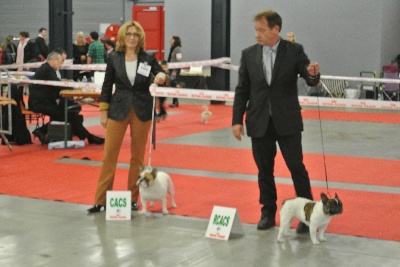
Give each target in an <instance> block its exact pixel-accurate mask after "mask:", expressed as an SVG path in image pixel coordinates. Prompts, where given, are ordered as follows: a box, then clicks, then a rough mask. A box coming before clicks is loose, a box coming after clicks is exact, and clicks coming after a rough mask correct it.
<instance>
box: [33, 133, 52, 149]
mask: <svg viewBox="0 0 400 267" xmlns="http://www.w3.org/2000/svg"><path fill="white" fill-rule="evenodd" d="M32 134H33V136H34V137H37V138H39V141H40V143H42V145H47V144H48V143H49V142H50V141H49V139H48V138H47V135H46V134H44V133H43V132H41V131H40V130H39V129H36V130H34V131H33V132H32Z"/></svg>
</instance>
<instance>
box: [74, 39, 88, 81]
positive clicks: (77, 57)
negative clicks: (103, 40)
mask: <svg viewBox="0 0 400 267" xmlns="http://www.w3.org/2000/svg"><path fill="white" fill-rule="evenodd" d="M88 50H89V44H88V43H86V40H85V35H84V34H83V32H78V33H77V34H76V39H75V41H74V43H73V44H72V56H73V58H74V61H73V63H74V64H86V54H87V52H88ZM84 76H86V78H87V80H88V82H91V77H90V72H81V71H80V70H74V72H73V76H72V78H73V79H74V81H76V82H77V81H82V78H83V77H84Z"/></svg>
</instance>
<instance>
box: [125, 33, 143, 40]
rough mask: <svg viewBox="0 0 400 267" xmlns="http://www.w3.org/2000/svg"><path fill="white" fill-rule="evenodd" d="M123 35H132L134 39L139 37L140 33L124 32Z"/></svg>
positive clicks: (129, 36)
mask: <svg viewBox="0 0 400 267" xmlns="http://www.w3.org/2000/svg"><path fill="white" fill-rule="evenodd" d="M125 36H126V37H128V38H131V37H133V38H135V39H139V38H140V34H138V33H136V32H135V33H131V32H127V33H125Z"/></svg>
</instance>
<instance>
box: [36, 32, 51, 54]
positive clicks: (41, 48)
mask: <svg viewBox="0 0 400 267" xmlns="http://www.w3.org/2000/svg"><path fill="white" fill-rule="evenodd" d="M46 35H47V30H46V28H40V29H39V35H38V37H36V39H35V57H36V59H37V60H38V61H45V60H46V58H47V55H48V54H49V48H48V47H47V45H46V40H45V39H46Z"/></svg>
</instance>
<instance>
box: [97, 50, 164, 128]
mask: <svg viewBox="0 0 400 267" xmlns="http://www.w3.org/2000/svg"><path fill="white" fill-rule="evenodd" d="M140 63H143V64H147V65H149V66H151V71H150V74H149V76H148V77H146V76H144V75H141V74H139V73H137V72H136V78H135V83H134V85H133V86H132V85H131V82H130V81H129V78H128V75H127V73H126V68H125V53H123V52H116V51H113V52H111V53H110V54H109V56H108V61H107V68H106V74H105V78H104V83H103V88H102V90H101V97H100V103H109V108H108V117H109V118H110V119H113V120H117V121H121V120H123V119H125V118H126V116H127V115H128V113H129V110H130V108H131V107H132V105H133V108H134V109H135V112H136V115H137V116H138V118H139V119H140V120H141V121H148V120H151V117H152V111H153V98H152V96H151V95H150V91H149V87H150V78H151V74H152V73H153V75H157V74H158V73H159V72H164V71H163V70H162V68H161V66H160V65H159V64H158V62H157V60H156V58H155V56H154V55H153V54H147V53H146V52H145V51H140V52H139V54H138V58H137V70H139V64H140ZM114 84H115V93H114V94H112V88H113V85H114Z"/></svg>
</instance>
